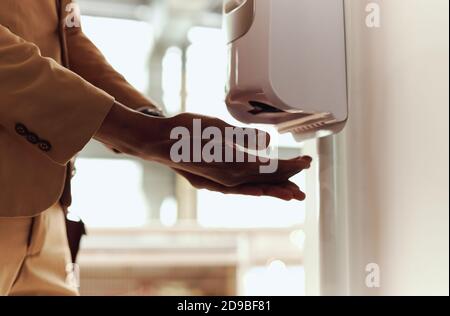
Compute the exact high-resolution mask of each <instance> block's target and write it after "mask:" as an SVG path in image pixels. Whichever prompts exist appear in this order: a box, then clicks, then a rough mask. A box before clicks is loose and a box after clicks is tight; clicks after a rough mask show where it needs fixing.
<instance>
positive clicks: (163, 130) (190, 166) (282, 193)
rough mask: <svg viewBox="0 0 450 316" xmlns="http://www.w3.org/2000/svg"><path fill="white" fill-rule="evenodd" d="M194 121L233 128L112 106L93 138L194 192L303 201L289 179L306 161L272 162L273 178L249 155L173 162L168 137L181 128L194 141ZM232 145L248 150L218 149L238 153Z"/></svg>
mask: <svg viewBox="0 0 450 316" xmlns="http://www.w3.org/2000/svg"><path fill="white" fill-rule="evenodd" d="M194 119H200V120H201V123H202V130H204V129H205V128H208V127H214V128H218V129H219V130H221V131H222V132H223V135H225V128H227V127H233V126H231V125H229V124H227V123H225V122H223V121H222V120H220V119H217V118H212V117H207V116H202V115H198V114H191V113H183V114H180V115H177V116H174V117H171V118H159V117H149V116H146V115H143V114H141V113H139V112H136V111H133V110H130V109H128V108H126V107H125V106H123V105H121V104H118V103H117V104H115V105H114V106H113V108H112V109H111V111H110V113H109V114H108V115H107V117H106V119H105V121H104V123H103V125H102V127H101V128H100V129H99V131H98V132H97V134H96V136H95V138H96V139H97V140H99V141H101V142H103V143H104V144H106V145H107V146H109V147H113V148H116V149H117V150H119V151H120V152H122V153H125V154H130V155H133V156H137V157H140V158H142V159H145V160H149V161H156V162H159V163H162V164H164V165H166V166H168V167H171V168H172V169H174V170H175V171H177V172H178V173H179V174H181V175H182V176H184V177H185V178H186V179H187V180H188V181H190V182H191V183H192V184H193V185H194V186H195V187H198V188H205V189H209V190H213V191H219V192H223V193H233V194H239V193H241V194H249V195H256V196H261V195H269V196H275V197H278V198H281V199H284V200H290V199H298V200H303V199H304V197H305V195H304V193H303V192H301V191H300V189H299V188H298V186H296V185H295V184H293V183H292V182H290V181H289V179H290V178H291V177H292V176H294V175H295V174H297V173H299V172H301V171H302V170H304V169H307V168H309V167H310V164H311V160H312V159H311V158H310V157H308V156H304V157H297V158H294V159H291V160H276V161H272V162H275V165H277V169H276V170H275V171H274V172H273V173H261V166H266V165H267V164H268V162H267V161H265V162H264V163H263V162H261V161H260V159H259V158H258V157H254V156H253V158H254V159H253V160H252V159H249V158H250V156H251V155H250V154H248V153H245V157H246V159H245V161H244V162H210V163H208V162H205V161H203V160H202V161H201V162H192V161H184V162H183V161H182V162H174V161H173V160H172V159H171V156H170V151H171V148H172V146H173V145H174V143H175V142H176V140H173V139H170V134H171V131H172V130H173V129H174V128H177V127H182V128H186V129H188V130H189V132H190V135H195V133H194V131H193V130H192V129H193V127H192V126H193V120H194ZM256 132H257V133H264V132H261V131H256V130H255V133H256ZM264 134H265V133H264ZM267 139H268V137H267ZM268 143H269V141H267V143H266V144H265V145H266V146H267V145H268ZM237 145H240V146H242V145H247V144H236V143H235V142H232V143H230V142H226V141H224V142H223V144H222V146H223V147H224V149H225V148H227V147H228V149H230V148H231V149H232V150H233V151H234V153H235V154H236V153H237V152H242V149H241V147H240V146H237ZM244 147H246V146H244ZM251 161H254V162H251ZM280 188H283V189H280Z"/></svg>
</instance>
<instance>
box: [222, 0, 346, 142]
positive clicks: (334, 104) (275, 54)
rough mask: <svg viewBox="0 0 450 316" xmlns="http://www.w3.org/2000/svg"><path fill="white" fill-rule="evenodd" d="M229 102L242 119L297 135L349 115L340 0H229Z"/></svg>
mask: <svg viewBox="0 0 450 316" xmlns="http://www.w3.org/2000/svg"><path fill="white" fill-rule="evenodd" d="M224 27H225V30H226V32H227V38H228V46H229V66H228V67H229V78H228V85H227V97H226V104H227V107H228V110H229V112H230V113H231V114H232V115H233V116H234V117H235V118H236V119H238V120H240V121H242V122H245V123H262V124H273V125H275V126H277V128H278V130H279V131H280V132H281V133H285V132H291V133H293V134H294V136H296V137H297V138H298V139H299V140H303V139H308V138H314V137H320V136H325V135H329V134H332V133H337V132H339V131H340V130H341V129H342V128H343V127H344V125H345V123H346V121H347V113H348V107H347V74H346V68H347V67H346V45H345V19H344V1H343V0H226V1H225V4H224Z"/></svg>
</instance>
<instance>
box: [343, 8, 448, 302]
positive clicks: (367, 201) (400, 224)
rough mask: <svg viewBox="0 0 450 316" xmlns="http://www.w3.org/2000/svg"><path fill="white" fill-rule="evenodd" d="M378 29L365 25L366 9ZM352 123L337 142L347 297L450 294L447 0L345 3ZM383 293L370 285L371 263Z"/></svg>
mask: <svg viewBox="0 0 450 316" xmlns="http://www.w3.org/2000/svg"><path fill="white" fill-rule="evenodd" d="M369 2H375V3H378V4H379V5H380V8H381V27H380V28H368V27H367V26H366V24H365V18H366V15H367V13H366V12H365V7H366V4H367V3H369ZM346 4H347V9H348V10H347V18H348V47H349V77H350V84H351V86H350V120H349V123H348V126H347V127H346V129H345V132H344V133H343V134H341V135H340V136H339V137H338V138H337V144H338V148H339V158H340V159H339V161H340V164H339V174H340V178H339V183H340V184H342V185H345V184H347V186H346V188H347V194H346V196H347V199H345V197H344V196H341V199H342V201H341V204H345V205H346V212H348V216H349V244H350V248H349V249H350V250H349V261H350V263H349V266H348V267H349V273H350V276H351V284H350V285H349V289H350V290H349V293H350V294H387V295H403V294H406V295H410V294H425V295H427V294H446V295H448V292H449V284H448V281H449V260H448V249H449V230H448V227H449V216H448V215H449V193H448V190H449V181H448V172H449V170H448V169H449V168H448V166H449V150H448V142H449V139H448V135H449V121H448V115H449V95H448V84H449V82H448V67H449V65H448V28H449V26H448V10H449V8H448V6H449V1H448V0H378V1H366V0H347V2H346ZM369 262H376V263H378V264H379V265H380V268H381V288H380V289H379V290H376V289H368V288H366V287H365V285H364V278H365V271H364V268H365V264H367V263H369Z"/></svg>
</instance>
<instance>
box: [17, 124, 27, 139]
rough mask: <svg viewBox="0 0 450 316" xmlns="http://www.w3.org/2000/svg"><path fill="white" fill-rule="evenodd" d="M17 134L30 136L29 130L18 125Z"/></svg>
mask: <svg viewBox="0 0 450 316" xmlns="http://www.w3.org/2000/svg"><path fill="white" fill-rule="evenodd" d="M16 133H17V134H19V135H21V136H25V135H27V134H28V129H27V128H26V127H25V125H23V124H20V123H17V124H16Z"/></svg>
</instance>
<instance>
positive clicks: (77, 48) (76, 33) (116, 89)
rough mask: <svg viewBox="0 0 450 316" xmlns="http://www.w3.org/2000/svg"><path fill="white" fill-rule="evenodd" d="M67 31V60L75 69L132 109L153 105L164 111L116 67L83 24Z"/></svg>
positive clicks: (152, 106)
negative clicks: (86, 33)
mask: <svg viewBox="0 0 450 316" xmlns="http://www.w3.org/2000/svg"><path fill="white" fill-rule="evenodd" d="M65 33H66V45H67V55H68V62H69V67H70V69H71V70H72V71H74V72H76V73H77V74H79V75H80V76H81V77H83V78H84V79H86V80H87V81H89V82H90V83H92V84H93V85H94V86H96V87H98V88H100V89H102V90H104V91H106V92H108V93H109V94H110V95H112V96H114V98H115V99H116V100H117V101H118V102H120V103H122V104H124V105H126V106H127V107H129V108H131V109H134V110H138V109H142V108H150V109H153V110H156V111H159V112H161V110H160V109H159V108H158V107H157V106H156V105H155V104H154V103H153V102H152V101H151V100H149V99H148V98H147V97H145V96H144V95H143V94H141V93H140V92H139V91H138V90H136V89H135V88H134V87H133V86H132V85H131V84H130V83H128V82H127V81H126V79H125V78H124V77H123V76H122V75H121V74H120V73H118V72H117V71H116V70H114V68H113V67H112V66H111V65H110V64H109V63H108V61H107V60H106V58H105V57H104V56H103V54H102V53H101V52H100V50H99V49H98V48H97V47H96V46H95V45H94V44H93V43H92V42H91V41H90V40H89V38H87V36H86V35H85V34H84V33H83V31H82V28H81V27H72V28H66V29H65Z"/></svg>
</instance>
